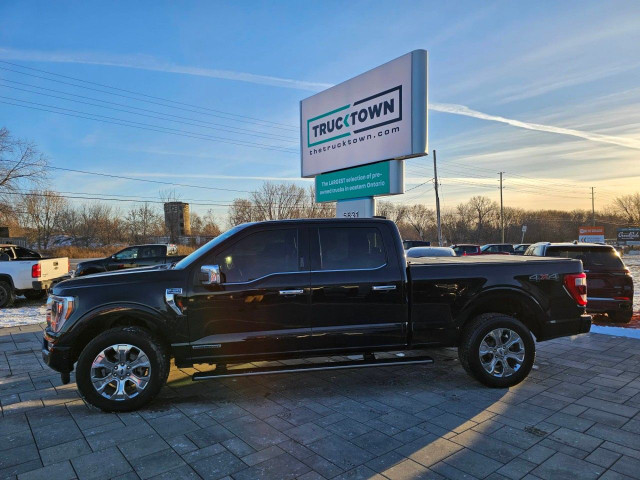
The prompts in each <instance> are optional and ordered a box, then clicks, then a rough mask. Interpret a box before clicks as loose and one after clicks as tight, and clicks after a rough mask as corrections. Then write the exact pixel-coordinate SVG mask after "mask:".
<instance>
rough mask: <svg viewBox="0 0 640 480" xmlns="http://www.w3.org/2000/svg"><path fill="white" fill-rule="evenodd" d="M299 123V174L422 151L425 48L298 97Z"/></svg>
mask: <svg viewBox="0 0 640 480" xmlns="http://www.w3.org/2000/svg"><path fill="white" fill-rule="evenodd" d="M300 123H301V125H300V127H301V131H300V138H301V152H302V153H301V162H302V176H303V177H313V176H315V175H318V174H321V173H326V172H333V171H336V170H342V169H345V168H351V167H355V166H359V165H366V164H369V163H375V162H380V161H383V160H391V159H404V158H410V157H416V156H420V155H426V152H427V148H428V147H427V52H426V50H414V51H413V52H411V53H408V54H406V55H403V56H402V57H399V58H397V59H395V60H392V61H391V62H389V63H385V64H384V65H381V66H379V67H377V68H374V69H373V70H370V71H368V72H366V73H363V74H362V75H359V76H357V77H354V78H352V79H351V80H347V81H346V82H343V83H340V84H339V85H336V86H335V87H331V88H329V89H327V90H325V91H323V92H320V93H318V94H316V95H314V96H312V97H309V98H307V99H305V100H302V102H300Z"/></svg>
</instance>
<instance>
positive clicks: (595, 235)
mask: <svg viewBox="0 0 640 480" xmlns="http://www.w3.org/2000/svg"><path fill="white" fill-rule="evenodd" d="M578 241H579V242H585V243H604V227H580V228H579V229H578Z"/></svg>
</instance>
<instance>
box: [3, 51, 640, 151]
mask: <svg viewBox="0 0 640 480" xmlns="http://www.w3.org/2000/svg"><path fill="white" fill-rule="evenodd" d="M0 58H4V59H10V60H21V61H28V62H55V63H78V64H85V65H105V66H112V67H123V68H134V69H138V70H151V71H157V72H166V73H177V74H182V75H192V76H200V77H209V78H220V79H225V80H234V81H240V82H248V83H254V84H258V85H269V86H273V87H282V88H290V89H295V90H308V91H313V92H318V91H320V90H324V89H326V88H329V87H332V86H333V84H331V83H322V82H308V81H305V80H295V79H291V78H282V77H273V76H267V75H256V74H253V73H247V72H237V71H232V70H219V69H211V68H201V67H193V66H189V65H177V64H174V63H171V62H165V61H163V60H160V59H157V58H155V57H152V56H148V55H119V54H106V53H93V52H46V51H38V50H18V49H12V48H2V47H0ZM429 108H430V109H431V110H435V111H437V112H443V113H450V114H454V115H463V116H465V117H473V118H478V119H481V120H488V121H491V122H499V123H505V124H507V125H511V126H513V127H518V128H524V129H526V130H535V131H538V132H548V133H556V134H560V135H569V136H571V137H577V138H583V139H585V140H590V141H592V142H599V143H607V144H610V145H617V146H620V147H626V148H632V149H635V150H640V140H638V139H633V138H625V137H617V136H614V135H602V134H599V133H591V132H585V131H582V130H574V129H572V128H563V127H554V126H552V125H543V124H540V123H530V122H522V121H520V120H514V119H512V118H506V117H500V116H498V115H490V114H488V113H483V112H479V111H477V110H472V109H471V108H469V107H466V106H464V105H456V104H453V103H430V104H429Z"/></svg>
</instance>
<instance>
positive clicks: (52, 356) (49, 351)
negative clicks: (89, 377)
mask: <svg viewBox="0 0 640 480" xmlns="http://www.w3.org/2000/svg"><path fill="white" fill-rule="evenodd" d="M42 360H44V363H46V364H47V365H48V366H49V368H52V369H53V370H55V371H56V372H61V373H68V372H71V371H72V370H73V358H72V356H71V348H70V347H61V346H58V345H56V344H55V343H53V342H51V338H49V337H47V334H46V333H45V335H44V338H43V339H42Z"/></svg>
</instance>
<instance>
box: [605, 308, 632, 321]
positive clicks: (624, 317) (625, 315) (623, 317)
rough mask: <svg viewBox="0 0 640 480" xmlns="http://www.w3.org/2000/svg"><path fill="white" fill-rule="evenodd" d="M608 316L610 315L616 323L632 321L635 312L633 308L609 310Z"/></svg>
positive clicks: (610, 318)
mask: <svg viewBox="0 0 640 480" xmlns="http://www.w3.org/2000/svg"><path fill="white" fill-rule="evenodd" d="M607 316H608V317H609V320H611V321H612V322H614V323H629V322H630V321H631V317H633V312H632V311H631V310H629V311H618V312H607Z"/></svg>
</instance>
